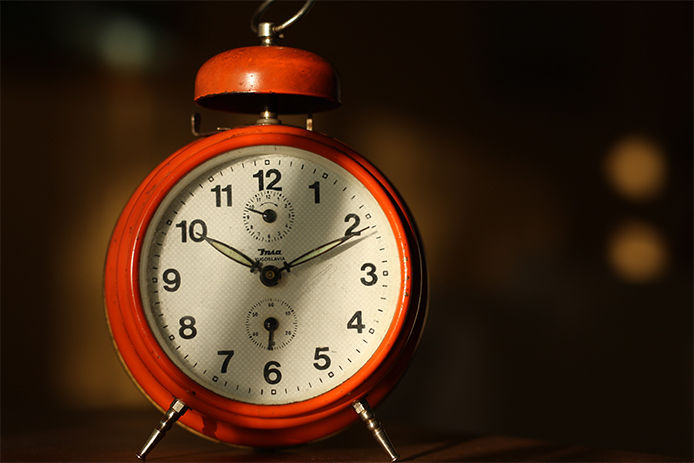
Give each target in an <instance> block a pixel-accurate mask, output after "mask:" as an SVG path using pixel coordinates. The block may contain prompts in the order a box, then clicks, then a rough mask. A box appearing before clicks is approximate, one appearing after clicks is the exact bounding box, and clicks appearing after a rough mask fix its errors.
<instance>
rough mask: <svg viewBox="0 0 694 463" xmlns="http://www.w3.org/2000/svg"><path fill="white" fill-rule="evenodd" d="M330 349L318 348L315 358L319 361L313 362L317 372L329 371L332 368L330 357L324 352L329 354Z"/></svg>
mask: <svg viewBox="0 0 694 463" xmlns="http://www.w3.org/2000/svg"><path fill="white" fill-rule="evenodd" d="M329 350H330V348H329V347H316V353H315V355H314V356H313V359H314V360H317V362H313V366H314V367H316V370H327V369H328V368H330V357H328V355H327V354H323V353H322V352H327V351H329ZM321 360H322V361H323V363H318V361H321Z"/></svg>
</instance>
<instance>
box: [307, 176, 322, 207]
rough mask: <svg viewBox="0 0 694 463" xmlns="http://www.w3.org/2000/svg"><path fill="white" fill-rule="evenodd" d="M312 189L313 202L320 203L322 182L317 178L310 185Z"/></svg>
mask: <svg viewBox="0 0 694 463" xmlns="http://www.w3.org/2000/svg"><path fill="white" fill-rule="evenodd" d="M308 187H309V188H310V189H311V190H313V202H314V203H315V204H318V203H320V182H319V181H318V180H316V181H315V182H313V183H312V184H310V185H309V186H308Z"/></svg>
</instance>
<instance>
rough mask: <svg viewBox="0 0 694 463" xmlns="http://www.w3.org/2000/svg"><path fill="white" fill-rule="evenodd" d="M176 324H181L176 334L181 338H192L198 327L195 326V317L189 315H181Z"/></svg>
mask: <svg viewBox="0 0 694 463" xmlns="http://www.w3.org/2000/svg"><path fill="white" fill-rule="evenodd" d="M178 324H179V325H181V327H180V328H179V330H178V335H179V336H180V337H182V338H183V339H193V338H194V337H195V335H196V334H198V329H197V328H195V318H193V317H191V316H190V315H186V316H185V317H181V319H180V320H179V321H178Z"/></svg>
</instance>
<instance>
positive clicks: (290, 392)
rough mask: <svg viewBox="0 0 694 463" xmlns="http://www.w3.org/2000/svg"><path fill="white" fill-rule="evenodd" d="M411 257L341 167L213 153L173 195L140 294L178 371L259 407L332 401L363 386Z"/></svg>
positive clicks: (145, 255) (302, 154)
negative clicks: (350, 387) (339, 391)
mask: <svg viewBox="0 0 694 463" xmlns="http://www.w3.org/2000/svg"><path fill="white" fill-rule="evenodd" d="M402 263H403V256H402V255H401V251H400V247H399V246H398V243H397V240H396V237H395V234H394V232H393V228H392V226H391V223H390V222H389V220H388V216H387V215H386V213H385V212H384V210H383V209H382V208H381V206H380V205H379V202H378V201H377V200H376V198H375V197H374V195H373V194H372V193H371V192H370V191H369V190H368V189H367V188H366V187H365V186H364V185H363V184H362V183H361V182H360V181H359V180H358V179H357V178H356V177H355V176H354V175H352V173H350V172H349V171H347V170H346V169H345V168H343V167H341V166H340V165H338V164H336V163H334V162H332V161H330V160H328V159H326V158H324V157H322V156H319V155H317V154H314V153H311V152H309V151H305V150H301V149H298V148H292V147H287V146H275V145H264V146H252V147H247V148H241V149H236V150H233V151H229V152H226V153H224V154H221V155H219V156H216V157H214V158H212V159H210V160H208V161H206V162H205V163H203V164H201V165H200V166H198V167H197V168H195V169H194V170H193V171H191V172H190V173H189V174H188V175H186V176H185V177H183V179H182V180H181V181H179V182H178V183H177V184H176V185H175V186H174V187H173V188H172V189H171V191H170V192H169V193H168V194H167V195H166V196H165V197H164V199H163V201H162V202H161V204H160V205H159V207H158V208H157V210H156V212H155V213H154V216H153V218H152V220H151V222H150V225H149V227H148V229H147V232H146V234H145V238H144V241H143V245H142V250H141V254H140V262H139V270H140V271H139V275H140V291H141V298H142V302H143V309H144V312H145V315H146V318H147V322H148V324H149V327H150V328H151V330H152V332H153V333H154V336H155V338H156V340H157V342H158V343H159V345H160V346H161V348H162V349H163V351H164V352H165V353H166V355H167V356H168V357H169V358H170V359H171V361H172V362H173V363H174V364H175V365H176V366H177V367H178V368H179V369H180V370H181V371H183V372H184V373H185V374H186V375H187V376H188V377H190V378H191V379H193V380H194V381H195V382H197V383H199V384H201V385H202V386H204V387H205V388H207V389H209V390H211V391H213V392H215V393H217V394H219V395H221V396H224V397H227V398H230V399H234V400H238V401H241V402H247V403H252V404H288V403H293V402H299V401H303V400H308V399H311V398H313V397H316V396H319V395H321V394H324V393H326V392H328V391H330V390H331V389H334V388H335V387H337V386H339V385H340V384H342V383H344V382H345V381H346V380H348V379H349V378H350V377H352V376H353V375H355V373H357V372H358V371H359V370H360V369H361V368H362V367H363V366H364V365H365V364H366V363H367V361H369V359H370V358H371V357H372V356H374V354H375V353H376V351H377V350H378V348H379V346H380V345H381V344H382V342H383V341H384V339H385V338H386V334H387V333H388V332H389V330H390V329H391V327H392V324H393V320H394V317H395V316H396V313H397V311H398V309H399V307H401V304H402V300H403V292H404V288H403V284H402V282H403V281H405V278H406V277H407V276H406V275H403V274H402V272H403V271H404V270H403V269H404V268H405V266H403V265H402Z"/></svg>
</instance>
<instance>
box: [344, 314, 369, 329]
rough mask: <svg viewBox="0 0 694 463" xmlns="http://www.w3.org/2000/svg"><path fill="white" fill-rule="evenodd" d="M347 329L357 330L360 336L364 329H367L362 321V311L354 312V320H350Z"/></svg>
mask: <svg viewBox="0 0 694 463" xmlns="http://www.w3.org/2000/svg"><path fill="white" fill-rule="evenodd" d="M347 328H348V329H350V330H357V333H359V334H361V332H362V331H363V330H364V328H366V325H364V324H363V323H362V321H361V310H357V311H356V312H354V315H352V318H350V319H349V321H348V322H347Z"/></svg>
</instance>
